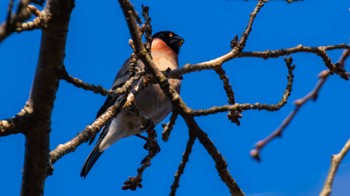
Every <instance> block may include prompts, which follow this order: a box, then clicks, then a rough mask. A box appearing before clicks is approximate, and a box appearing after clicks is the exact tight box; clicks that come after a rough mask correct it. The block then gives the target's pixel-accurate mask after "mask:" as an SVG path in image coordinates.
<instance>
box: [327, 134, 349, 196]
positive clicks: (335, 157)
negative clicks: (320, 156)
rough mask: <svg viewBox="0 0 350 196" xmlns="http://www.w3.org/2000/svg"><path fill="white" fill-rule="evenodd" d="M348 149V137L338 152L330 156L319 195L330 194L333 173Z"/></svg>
mask: <svg viewBox="0 0 350 196" xmlns="http://www.w3.org/2000/svg"><path fill="white" fill-rule="evenodd" d="M349 150H350V139H348V141H347V142H346V143H345V145H344V146H343V148H342V149H341V151H340V152H339V153H338V154H334V155H333V156H332V159H331V165H330V168H329V171H328V175H327V178H326V181H325V183H324V186H323V188H322V191H321V193H320V196H329V195H331V193H332V184H333V180H334V177H335V174H336V172H337V170H338V167H339V165H340V163H341V162H342V160H343V158H344V157H345V156H346V154H347V153H348V152H349Z"/></svg>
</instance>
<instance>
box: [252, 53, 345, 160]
mask: <svg viewBox="0 0 350 196" xmlns="http://www.w3.org/2000/svg"><path fill="white" fill-rule="evenodd" d="M334 48H335V47H333V49H334ZM348 56H349V49H345V50H344V52H343V53H342V55H341V57H340V59H339V62H338V63H336V64H338V65H339V66H341V67H343V66H344V65H345V60H346V59H347V57H348ZM345 74H346V73H345ZM329 76H330V71H329V70H323V71H321V72H320V73H319V74H318V77H319V80H318V82H317V84H316V86H315V87H314V88H313V89H312V90H311V91H310V92H309V93H308V94H307V95H305V96H304V97H303V98H300V99H297V100H295V101H294V104H295V108H294V110H292V111H291V112H290V113H289V115H288V116H287V117H286V118H285V119H284V120H283V122H282V123H281V125H280V126H279V127H278V128H277V129H276V130H274V131H273V132H272V133H271V134H270V135H268V136H267V137H266V138H264V139H262V140H260V141H258V142H257V143H256V144H255V145H254V146H255V147H254V149H252V150H251V151H250V156H251V157H252V158H254V159H255V160H257V161H259V160H260V159H261V158H260V152H261V150H262V149H263V148H264V147H265V146H266V145H267V144H268V143H270V142H271V141H272V140H274V139H275V138H277V137H280V136H281V135H282V133H283V131H284V130H285V128H286V127H287V126H288V125H289V124H290V123H291V122H292V120H293V119H294V117H295V116H296V114H297V113H298V111H299V110H300V109H301V107H302V106H303V105H305V103H307V102H308V101H310V100H313V101H315V100H316V99H317V97H318V95H319V92H320V90H321V88H322V87H323V86H324V84H325V83H326V80H327V78H328V77H329Z"/></svg>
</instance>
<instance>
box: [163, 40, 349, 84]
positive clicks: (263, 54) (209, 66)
mask: <svg viewBox="0 0 350 196" xmlns="http://www.w3.org/2000/svg"><path fill="white" fill-rule="evenodd" d="M318 48H322V49H324V50H325V51H330V50H339V49H350V46H349V45H347V44H337V45H327V46H319V47H311V46H302V45H298V46H295V47H292V48H286V49H280V50H266V51H254V52H252V51H248V52H245V51H243V52H241V53H239V55H238V56H234V57H232V58H237V57H240V58H244V57H253V58H263V59H267V58H278V57H283V56H287V55H290V54H296V53H305V52H306V53H313V54H316V53H317V52H318V50H319V49H318ZM230 53H231V51H230V52H229V53H227V54H224V55H222V56H221V57H218V58H216V59H214V60H209V61H205V62H201V63H197V64H186V65H184V66H182V67H181V68H178V69H175V70H171V71H170V72H169V73H168V75H169V76H170V77H174V78H175V77H177V76H180V75H185V74H188V73H192V72H197V71H202V70H213V69H215V67H217V66H218V65H220V64H222V63H224V62H226V61H228V60H231V58H228V57H231V56H230ZM223 60H225V61H223Z"/></svg>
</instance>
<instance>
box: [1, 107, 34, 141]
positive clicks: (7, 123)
mask: <svg viewBox="0 0 350 196" xmlns="http://www.w3.org/2000/svg"><path fill="white" fill-rule="evenodd" d="M32 114H33V108H32V107H31V105H30V104H28V103H27V104H26V105H25V106H24V107H23V108H22V109H21V111H20V112H18V113H17V114H16V116H14V117H12V118H9V119H6V120H1V121H0V137H1V136H7V135H10V134H17V133H24V132H25V131H27V130H26V129H25V128H27V126H28V124H29V123H30V118H31V117H32Z"/></svg>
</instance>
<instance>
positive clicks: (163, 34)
mask: <svg viewBox="0 0 350 196" xmlns="http://www.w3.org/2000/svg"><path fill="white" fill-rule="evenodd" d="M152 38H153V39H155V38H158V39H161V40H163V41H164V42H165V43H166V44H167V45H168V46H169V47H170V48H171V49H172V50H174V52H176V54H178V53H179V51H180V47H181V46H182V44H183V43H184V41H185V40H184V39H183V38H182V37H180V36H179V35H177V34H176V33H174V32H171V31H160V32H158V33H155V34H154V35H153V36H152Z"/></svg>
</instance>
